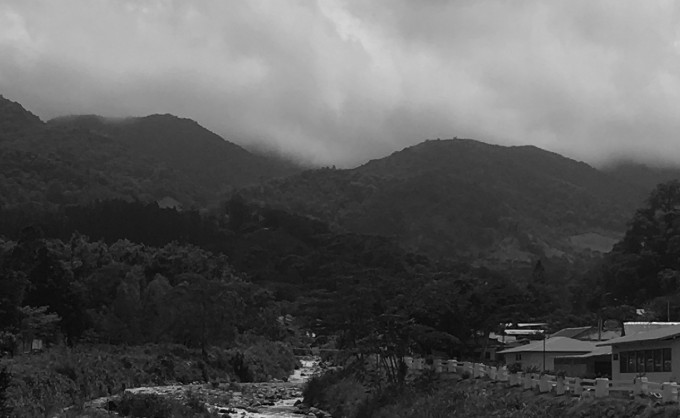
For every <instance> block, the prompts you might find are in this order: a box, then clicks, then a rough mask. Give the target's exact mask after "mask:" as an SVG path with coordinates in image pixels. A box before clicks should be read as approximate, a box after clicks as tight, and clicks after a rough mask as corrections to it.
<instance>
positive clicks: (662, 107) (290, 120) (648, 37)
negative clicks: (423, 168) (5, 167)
mask: <svg viewBox="0 0 680 418" xmlns="http://www.w3.org/2000/svg"><path fill="white" fill-rule="evenodd" d="M0 94H2V95H3V96H5V97H6V98H8V99H11V100H14V101H18V102H20V103H21V104H22V105H24V107H26V108H27V109H29V110H31V111H32V112H34V113H35V114H37V115H38V116H40V117H41V118H42V119H44V120H47V119H50V118H53V117H56V116H62V115H69V114H99V115H103V116H111V117H124V116H144V115H148V114H153V113H172V114H175V115H177V116H181V117H188V118H192V119H194V120H196V121H197V122H199V123H200V124H201V125H203V126H205V127H207V128H208V129H210V130H212V131H214V132H216V133H218V134H220V135H221V136H223V137H224V138H226V139H227V140H230V141H232V142H235V143H238V144H240V145H243V146H245V147H246V148H249V147H250V148H252V147H258V148H265V149H268V150H271V151H273V152H277V153H281V154H284V155H287V156H295V157H297V158H300V159H301V160H303V161H305V162H308V163H313V164H318V165H337V166H339V167H352V166H355V165H358V164H361V163H363V162H366V161H367V160H369V159H372V158H381V157H383V156H386V155H389V154H390V153H392V152H394V151H398V150H400V149H402V148H404V147H407V146H411V145H415V144H417V143H420V142H422V141H424V140H425V139H434V138H441V139H446V138H453V137H459V138H473V139H478V140H481V141H484V142H489V143H494V144H501V145H524V144H531V145H536V146H539V147H541V148H544V149H548V150H551V151H554V152H558V153H560V154H563V155H566V156H568V157H571V158H575V159H578V160H583V161H586V162H589V163H591V164H595V165H597V164H603V162H605V161H608V160H610V159H622V158H636V159H639V160H641V161H645V162H662V163H673V164H680V137H679V136H678V135H679V134H680V2H675V1H670V0H668V1H665V0H659V1H656V0H650V1H638V0H636V1H629V0H611V1H605V0H569V1H544V0H535V1H532V0H520V1H507V0H497V1H492V0H474V1H473V0H469V1H456V0H451V1H443V0H420V1H413V0H371V1H365V0H356V1H341V0H338V1H335V0H319V1H313V0H247V1H246V0H240V1H235V0H234V1H232V0H200V1H199V0H196V1H193V0H60V1H55V0H0Z"/></svg>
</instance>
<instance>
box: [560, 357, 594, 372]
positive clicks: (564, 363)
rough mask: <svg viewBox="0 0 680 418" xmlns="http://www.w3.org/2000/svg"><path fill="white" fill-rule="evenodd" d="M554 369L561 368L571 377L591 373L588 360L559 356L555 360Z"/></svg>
mask: <svg viewBox="0 0 680 418" xmlns="http://www.w3.org/2000/svg"><path fill="white" fill-rule="evenodd" d="M554 370H555V371H560V370H561V371H563V372H564V373H565V374H566V375H567V376H570V377H586V376H587V375H588V373H589V371H588V364H587V362H585V361H576V360H574V359H563V358H558V359H556V360H555V368H554Z"/></svg>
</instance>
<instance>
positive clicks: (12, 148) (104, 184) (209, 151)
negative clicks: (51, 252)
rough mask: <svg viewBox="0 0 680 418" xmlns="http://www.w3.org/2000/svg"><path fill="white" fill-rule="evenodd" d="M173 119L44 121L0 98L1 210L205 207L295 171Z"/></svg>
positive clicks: (94, 118) (182, 120) (194, 123)
mask: <svg viewBox="0 0 680 418" xmlns="http://www.w3.org/2000/svg"><path fill="white" fill-rule="evenodd" d="M296 170H297V169H296V168H295V167H294V166H292V165H290V164H287V163H283V162H281V161H278V160H274V159H270V158H265V157H260V156H256V155H254V154H251V153H249V152H248V151H246V150H244V149H243V148H241V147H239V146H237V145H235V144H233V143H230V142H227V141H225V140H223V139H222V138H221V137H219V136H218V135H216V134H214V133H212V132H210V131H208V130H207V129H205V128H203V127H201V126H200V125H199V124H198V123H196V122H194V121H192V120H189V119H181V118H178V117H175V116H171V115H153V116H148V117H144V118H130V119H119V120H109V119H105V118H102V117H97V116H73V117H67V118H59V119H56V120H52V121H50V122H48V123H46V124H45V123H43V122H42V121H41V120H40V119H39V118H38V117H37V116H35V115H34V114H32V113H30V112H29V111H27V110H25V109H24V108H23V107H22V106H21V105H20V104H18V103H15V102H12V101H10V100H7V99H5V98H3V97H0V205H3V206H4V207H6V208H22V210H26V209H27V208H31V207H33V208H45V207H49V206H58V205H62V204H83V203H87V202H91V201H94V200H97V199H111V198H122V199H127V200H141V201H147V202H148V201H162V202H166V203H165V204H169V205H173V204H176V203H177V202H179V204H180V205H182V206H183V207H195V208H204V207H207V206H210V205H216V204H217V203H218V201H219V200H218V199H219V196H220V195H221V194H222V193H223V192H224V191H225V190H229V188H230V187H234V186H243V185H246V184H252V183H255V182H257V181H260V180H262V179H267V178H271V177H276V176H280V175H285V174H289V173H293V172H295V171H296Z"/></svg>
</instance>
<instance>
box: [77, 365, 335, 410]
mask: <svg viewBox="0 0 680 418" xmlns="http://www.w3.org/2000/svg"><path fill="white" fill-rule="evenodd" d="M299 362H300V367H299V368H298V369H296V370H295V371H294V372H293V373H292V374H291V375H290V376H289V377H288V378H286V379H284V380H280V379H275V380H274V381H271V382H258V383H229V384H187V385H163V386H145V387H137V388H130V389H126V390H125V391H124V392H123V393H122V394H120V395H116V396H108V397H102V398H99V399H95V400H93V401H90V402H88V403H87V404H86V405H85V408H84V411H85V413H87V414H92V415H95V416H119V415H118V414H117V413H115V412H120V411H121V409H124V408H125V406H124V405H123V404H125V403H130V401H129V399H133V398H136V399H144V398H147V399H152V398H163V399H164V400H165V401H167V403H172V402H175V403H177V404H182V405H190V404H195V405H196V406H198V408H196V410H201V408H202V407H204V409H205V411H206V412H207V413H210V414H212V415H214V416H222V417H228V416H238V417H240V418H272V417H279V418H283V417H299V416H300V414H301V413H304V414H305V415H308V414H310V413H311V414H312V415H313V416H315V417H317V418H326V417H330V414H328V413H325V412H323V411H321V410H319V409H317V408H309V407H304V406H303V405H302V404H301V402H302V389H303V386H304V384H305V383H306V382H307V380H308V379H309V378H310V377H312V376H314V375H317V374H319V373H320V372H322V371H323V366H322V365H321V364H320V361H319V359H318V358H314V357H306V358H300V359H299ZM147 403H148V404H150V403H149V402H147ZM112 412H114V413H112Z"/></svg>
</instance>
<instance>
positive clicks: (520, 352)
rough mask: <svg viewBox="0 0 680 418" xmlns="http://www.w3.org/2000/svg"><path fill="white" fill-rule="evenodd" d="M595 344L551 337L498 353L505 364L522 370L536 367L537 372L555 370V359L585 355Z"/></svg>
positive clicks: (593, 348)
mask: <svg viewBox="0 0 680 418" xmlns="http://www.w3.org/2000/svg"><path fill="white" fill-rule="evenodd" d="M595 348H596V346H595V343H592V342H589V341H579V340H575V339H573V338H568V337H552V338H546V339H545V340H539V341H534V342H532V343H529V344H526V345H520V346H518V347H513V348H509V349H507V350H503V351H499V352H498V353H497V354H501V355H503V356H504V358H505V363H506V364H513V363H519V364H520V365H521V366H522V369H524V370H526V369H527V368H528V367H536V368H538V369H539V370H555V357H564V356H569V355H577V354H586V353H590V352H592V351H593V350H595Z"/></svg>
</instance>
